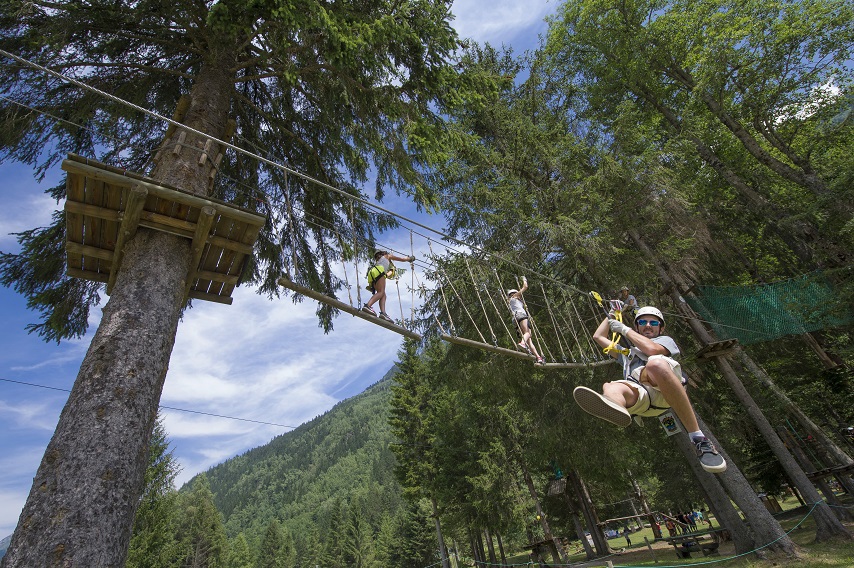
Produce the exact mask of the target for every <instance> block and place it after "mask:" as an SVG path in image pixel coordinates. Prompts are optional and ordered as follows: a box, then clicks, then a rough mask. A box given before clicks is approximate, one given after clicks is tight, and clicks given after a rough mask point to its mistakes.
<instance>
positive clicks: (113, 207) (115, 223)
mask: <svg viewBox="0 0 854 568" xmlns="http://www.w3.org/2000/svg"><path fill="white" fill-rule="evenodd" d="M104 189H105V191H106V193H107V195H106V201H105V203H104V208H105V210H107V211H116V212H118V211H120V210H121V209H122V208H123V203H124V201H125V197H124V194H126V193H127V191H128V190H127V189H125V188H124V187H120V186H115V185H108V186H107V187H105V188H104ZM102 222H103V228H102V231H103V233H102V236H101V245H100V246H101V248H103V249H107V250H111V251H115V250H116V242H117V241H118V238H119V220H118V219H115V220H113V219H103V221H102ZM115 260H116V256H115V254H114V255H113V258H112V260H110V261H103V262H101V266H100V269H99V271H98V272H106V273H112V271H113V266H112V265H113V262H115Z"/></svg>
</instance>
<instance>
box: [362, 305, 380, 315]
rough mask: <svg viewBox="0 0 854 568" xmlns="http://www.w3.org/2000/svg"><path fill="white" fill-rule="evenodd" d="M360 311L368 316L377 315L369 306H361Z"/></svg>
mask: <svg viewBox="0 0 854 568" xmlns="http://www.w3.org/2000/svg"><path fill="white" fill-rule="evenodd" d="M362 311H363V312H368V313H369V314H371V315H372V316H375V315H377V312H375V311H374V309H373V308H372V307H371V306H362Z"/></svg>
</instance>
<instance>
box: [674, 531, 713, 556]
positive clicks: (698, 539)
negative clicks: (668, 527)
mask: <svg viewBox="0 0 854 568" xmlns="http://www.w3.org/2000/svg"><path fill="white" fill-rule="evenodd" d="M664 540H666V541H667V542H669V543H670V544H672V545H673V549H674V550H676V557H677V558H691V553H692V552H702V553H703V556H709V555H714V556H717V554H718V546H720V543H719V542H718V541H717V540H714V539H712V540H708V539H705V538H703V535H693V534H684V535H680V536H671V537H667V538H665V539H664Z"/></svg>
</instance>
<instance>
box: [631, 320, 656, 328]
mask: <svg viewBox="0 0 854 568" xmlns="http://www.w3.org/2000/svg"><path fill="white" fill-rule="evenodd" d="M635 323H636V324H637V325H639V326H640V327H643V326H645V325H651V326H652V327H658V326H660V325H661V322H660V321H658V320H637V321H636V322H635Z"/></svg>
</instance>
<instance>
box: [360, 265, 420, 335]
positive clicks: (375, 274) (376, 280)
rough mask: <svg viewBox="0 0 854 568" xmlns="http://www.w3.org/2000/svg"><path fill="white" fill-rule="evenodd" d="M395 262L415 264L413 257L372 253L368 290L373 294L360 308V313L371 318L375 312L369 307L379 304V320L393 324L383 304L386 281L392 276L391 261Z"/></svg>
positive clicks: (392, 266) (392, 267)
mask: <svg viewBox="0 0 854 568" xmlns="http://www.w3.org/2000/svg"><path fill="white" fill-rule="evenodd" d="M394 260H397V261H398V262H415V257H414V256H398V255H395V254H392V253H390V252H388V251H385V250H378V251H376V252H375V253H374V265H373V266H372V267H371V268H370V269H368V274H367V277H368V290H370V291H371V292H372V293H373V296H371V299H370V300H368V302H367V303H366V304H365V305H364V306H362V311H364V312H367V313H369V314H371V315H373V316H375V315H377V312H376V311H374V309H373V308H372V307H371V306H373V305H374V304H375V303H376V302H379V303H380V313H379V317H380V319H383V320H385V321H388V322H391V323H394V320H393V319H391V317H390V316H389V315H388V314H387V313H386V311H385V304H386V292H385V286H386V280H387V279H388V278H389V277H393V276H394V264H393V262H392V261H394Z"/></svg>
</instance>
